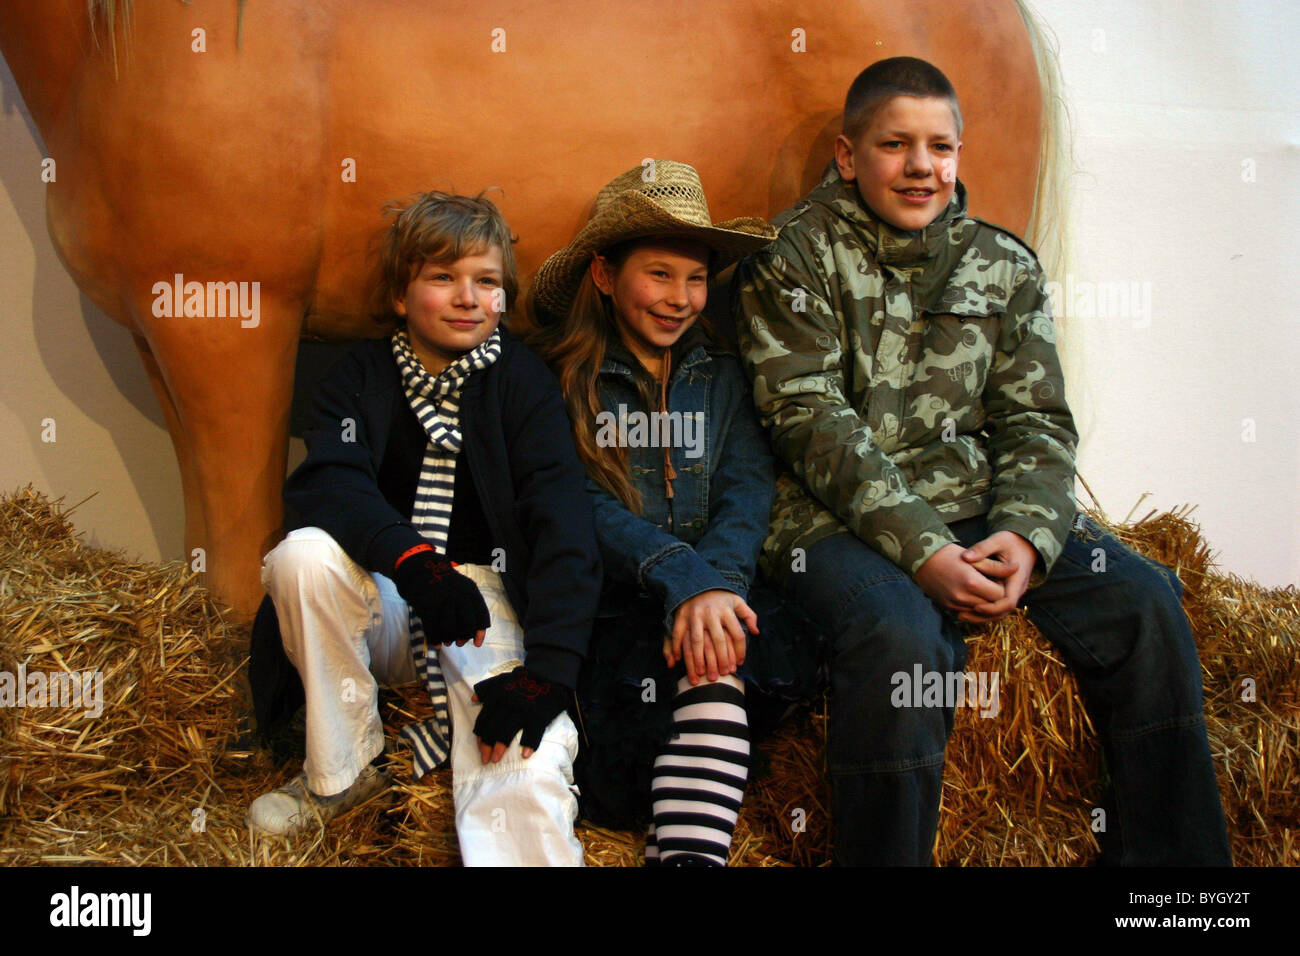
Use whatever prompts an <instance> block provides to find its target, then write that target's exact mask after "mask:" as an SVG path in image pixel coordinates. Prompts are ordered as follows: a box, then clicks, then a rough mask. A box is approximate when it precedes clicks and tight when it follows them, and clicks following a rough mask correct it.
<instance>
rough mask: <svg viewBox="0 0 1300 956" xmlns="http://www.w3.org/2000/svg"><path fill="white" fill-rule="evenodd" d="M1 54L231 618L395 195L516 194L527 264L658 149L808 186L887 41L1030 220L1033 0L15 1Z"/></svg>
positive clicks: (61, 228)
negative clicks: (911, 63)
mask: <svg viewBox="0 0 1300 956" xmlns="http://www.w3.org/2000/svg"><path fill="white" fill-rule="evenodd" d="M0 52H2V53H3V55H4V57H5V60H6V62H7V63H8V65H9V67H10V69H11V70H12V72H13V76H14V79H15V81H16V83H17V85H18V88H19V90H20V92H21V93H22V96H23V98H24V100H25V101H26V104H27V107H28V109H29V110H30V113H31V116H32V119H33V121H34V122H35V124H36V127H37V129H38V131H39V133H40V137H41V139H42V141H43V147H44V150H45V155H46V156H47V157H49V160H52V161H53V163H54V168H55V169H56V170H57V174H56V175H55V176H54V177H52V178H53V181H51V182H48V183H47V184H46V185H45V187H44V188H45V189H46V215H47V220H48V227H49V231H50V236H51V239H52V241H53V244H54V247H55V249H56V250H57V252H58V254H59V256H60V258H61V260H62V262H63V264H64V265H65V267H66V268H67V270H68V272H69V273H70V274H71V276H72V278H73V279H74V281H75V282H76V284H77V286H78V287H79V288H80V289H81V290H82V292H83V293H84V294H85V295H86V296H87V297H88V298H89V299H90V300H91V301H92V302H94V303H95V305H96V306H97V307H98V308H100V309H102V310H103V311H104V312H105V313H106V314H108V315H109V316H111V317H112V318H113V319H115V320H116V321H118V322H120V323H121V324H122V325H124V326H126V328H127V329H129V330H130V332H131V334H132V336H133V337H134V340H135V345H136V347H137V349H138V350H139V354H140V358H141V360H142V361H143V362H144V364H145V368H146V369H147V371H148V375H149V378H150V381H151V383H152V386H153V390H154V392H155V394H156V396H157V398H158V401H159V403H160V404H161V406H162V409H163V413H164V417H165V419H166V423H167V428H168V431H169V433H170V436H171V440H172V444H173V446H174V448H175V452H176V458H177V461H178V463H179V467H180V474H181V482H182V487H183V490H184V497H185V537H186V549H187V551H188V550H189V549H192V548H203V549H204V552H205V556H206V583H207V584H208V586H209V588H210V589H211V590H212V591H213V592H214V594H215V595H216V596H217V597H219V598H220V599H221V600H223V601H224V602H225V603H226V604H228V605H229V606H230V608H231V609H232V610H233V611H234V612H235V614H236V616H237V617H242V618H245V619H246V618H248V617H251V615H252V612H253V611H254V609H255V608H256V607H257V605H258V602H259V601H260V599H261V595H262V587H261V584H260V580H259V568H260V560H261V557H262V555H263V554H265V553H266V552H267V551H269V550H270V549H271V548H272V547H273V546H274V545H275V544H276V542H277V541H278V540H279V538H280V536H281V534H282V525H283V511H282V504H281V498H280V493H281V487H282V484H283V481H284V477H285V469H286V463H287V449H288V438H289V408H290V400H291V397H292V392H293V379H294V368H295V356H296V353H297V349H298V343H299V341H300V340H302V339H304V338H305V339H314V340H335V341H340V340H348V339H356V338H363V337H375V336H380V335H385V334H387V333H388V332H390V331H391V328H390V327H388V326H386V325H385V324H384V322H383V321H382V317H381V316H377V313H376V310H375V308H374V307H373V304H372V302H371V301H370V300H369V297H368V290H369V289H370V288H371V283H372V278H373V275H374V270H375V267H376V257H375V251H376V240H377V238H378V235H379V233H380V232H381V231H382V229H383V227H384V225H385V223H384V220H383V218H382V213H381V210H382V208H383V206H384V204H385V202H387V201H390V200H394V199H400V198H402V197H404V196H409V195H411V194H413V193H415V192H417V191H420V190H424V189H429V188H442V189H449V190H454V191H458V192H467V193H477V192H479V191H480V190H483V189H485V188H487V187H494V186H495V187H500V191H499V192H497V193H494V199H496V200H497V201H498V204H499V205H500V206H501V208H502V211H503V212H504V213H505V215H506V217H507V219H508V221H509V222H510V224H511V227H512V228H513V229H514V231H515V232H516V234H517V235H518V237H519V241H518V244H517V255H518V259H519V264H520V272H521V275H520V278H521V282H523V283H525V285H526V282H527V280H528V278H529V276H530V275H531V273H532V271H533V270H534V269H535V268H536V266H537V265H539V264H540V262H541V261H542V260H543V259H544V258H545V256H546V255H547V254H549V253H550V252H552V251H553V250H555V249H556V248H558V247H560V246H561V245H563V244H564V243H566V242H567V241H568V240H569V239H570V238H571V237H572V235H573V233H574V232H575V231H576V229H577V227H578V226H579V224H580V223H582V222H583V221H584V220H585V218H586V216H587V214H588V212H589V203H590V201H591V200H592V198H593V197H594V196H595V194H596V191H597V189H598V188H599V187H600V186H601V184H603V183H605V182H606V181H608V180H609V179H610V178H611V177H612V176H613V175H615V174H617V173H618V172H620V171H622V170H625V169H628V168H630V167H632V166H635V165H636V164H638V163H640V162H641V161H642V160H643V159H644V158H646V157H651V156H655V157H669V158H672V159H676V160H680V161H683V162H688V163H690V164H692V165H694V166H695V167H696V168H697V169H698V170H699V172H700V175H701V177H702V179H703V182H704V184H705V186H706V188H707V189H708V191H709V195H710V197H711V198H712V199H713V202H714V204H715V208H714V209H712V210H711V211H712V214H713V216H714V217H715V218H728V217H732V216H740V215H762V216H767V217H771V216H773V215H775V214H776V213H778V212H780V211H781V210H782V209H784V208H785V207H787V206H788V205H790V204H791V203H792V202H793V201H794V200H795V199H797V198H798V197H799V196H800V195H802V194H803V193H804V192H806V191H807V190H808V189H809V188H811V186H812V185H813V184H814V183H815V182H816V180H817V178H818V177H819V175H820V174H821V172H822V171H823V169H824V168H825V166H826V163H827V162H828V160H829V158H830V155H831V143H832V141H833V140H834V137H835V135H836V134H837V133H838V132H839V118H840V109H841V106H842V102H843V99H842V98H843V96H844V93H845V91H846V90H847V88H848V85H849V83H850V82H851V81H852V79H853V78H854V77H855V76H856V75H857V74H858V72H860V71H861V70H862V69H863V68H864V67H866V66H867V65H869V64H870V63H871V62H873V61H875V60H877V59H880V58H883V57H887V56H897V55H904V54H906V55H914V56H920V57H924V58H926V59H928V60H930V61H932V62H934V63H935V64H936V65H938V66H939V67H940V68H941V69H942V70H944V71H945V72H946V73H947V74H948V76H949V77H950V78H951V79H952V80H953V82H954V84H955V86H956V88H957V90H958V93H959V94H960V95H961V96H962V106H963V113H964V115H965V119H966V133H965V137H964V138H965V150H964V151H963V161H962V178H963V180H964V181H966V182H967V183H968V184H970V185H971V187H972V195H973V197H974V208H973V212H974V213H975V214H977V215H980V216H981V217H983V218H986V219H989V220H992V221H994V222H997V223H999V224H1000V225H1004V226H1006V227H1007V228H1009V229H1011V230H1013V231H1015V232H1019V233H1022V234H1023V233H1025V232H1026V230H1027V228H1028V227H1029V226H1030V225H1031V214H1032V213H1033V212H1034V210H1035V208H1036V205H1035V200H1036V197H1037V199H1038V200H1039V203H1038V208H1041V206H1042V196H1041V195H1039V192H1040V188H1041V184H1042V182H1043V181H1044V175H1043V173H1044V168H1045V167H1044V166H1043V164H1042V163H1041V162H1040V158H1041V156H1042V154H1043V152H1044V149H1045V146H1046V145H1047V143H1048V141H1049V139H1050V137H1049V135H1048V131H1049V127H1050V123H1049V122H1048V120H1047V117H1049V116H1050V109H1048V108H1047V106H1048V105H1049V101H1050V97H1051V88H1050V86H1045V83H1046V80H1045V79H1044V77H1046V76H1047V75H1048V73H1047V72H1044V70H1045V69H1046V68H1045V66H1044V55H1043V54H1042V47H1041V37H1040V35H1039V34H1038V33H1037V32H1036V28H1035V27H1034V24H1033V22H1032V18H1031V17H1030V16H1029V14H1028V12H1027V11H1026V10H1024V9H1023V8H1022V6H1021V5H1020V4H1018V3H1017V2H1016V0H967V2H963V3H960V4H958V3H953V2H952V0H852V2H843V3H835V4H816V5H807V4H801V3H797V2H794V0H773V2H754V0H715V2H711V3H707V4H688V3H680V2H671V0H670V2H662V3H655V4H650V3H639V2H633V3H618V4H609V3H602V2H597V0H555V2H548V3H545V4H530V5H521V4H518V3H514V2H505V0H475V2H473V3H470V2H465V0H452V2H446V3H439V4H430V3H427V2H426V0H367V2H365V3H355V2H345V0H277V2H275V3H247V2H245V0H191V2H185V0H149V2H134V3H133V2H132V0H87V2H86V3H74V2H72V0H57V2H55V0H51V2H41V3H32V2H29V0H0Z"/></svg>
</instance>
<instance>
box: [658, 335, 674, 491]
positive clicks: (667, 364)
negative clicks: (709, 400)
mask: <svg viewBox="0 0 1300 956" xmlns="http://www.w3.org/2000/svg"><path fill="white" fill-rule="evenodd" d="M672 368H673V352H672V349H664V361H663V370H662V375H661V376H660V378H659V410H660V411H661V412H663V413H664V418H663V419H662V421H668V417H667V413H668V376H669V375H671V374H672ZM663 445H664V497H666V498H672V496H673V479H674V478H676V477H677V472H676V471H675V470H674V469H673V453H672V442H664V443H663Z"/></svg>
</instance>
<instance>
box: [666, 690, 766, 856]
mask: <svg viewBox="0 0 1300 956" xmlns="http://www.w3.org/2000/svg"><path fill="white" fill-rule="evenodd" d="M673 731H674V732H675V733H676V734H677V736H676V737H674V738H673V739H672V740H670V741H669V742H668V743H667V744H665V745H664V747H663V749H662V750H661V751H660V752H659V755H658V756H657V757H656V758H655V773H654V780H653V782H652V784H651V791H650V796H651V799H652V801H653V812H654V825H653V827H652V828H651V834H650V835H649V837H648V838H647V847H646V850H647V852H646V862H647V863H651V861H652V857H651V854H652V853H653V854H654V856H655V857H657V858H658V861H659V863H660V864H662V865H664V866H673V865H678V866H680V865H682V864H711V865H714V866H726V865H727V856H728V854H729V851H730V848H731V835H732V833H733V832H734V831H735V829H736V817H737V816H738V815H739V813H740V801H741V800H742V799H743V797H744V795H745V780H746V778H747V777H748V775H749V722H748V720H747V719H746V717H745V691H744V684H743V683H742V682H741V681H740V680H739V679H737V678H736V677H732V676H729V677H722V678H719V679H718V680H717V681H715V682H713V683H709V682H701V683H700V684H698V685H696V686H694V687H692V686H691V683H690V681H689V680H687V679H686V678H685V677H683V678H682V679H681V680H680V681H678V682H677V696H676V697H674V698H673Z"/></svg>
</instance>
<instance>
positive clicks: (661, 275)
mask: <svg viewBox="0 0 1300 956" xmlns="http://www.w3.org/2000/svg"><path fill="white" fill-rule="evenodd" d="M591 275H592V279H593V281H594V282H595V283H596V288H598V289H599V290H600V291H601V292H603V293H604V294H605V295H607V296H609V297H610V299H611V300H612V301H613V304H614V313H615V318H616V320H617V322H618V331H619V336H620V337H621V338H622V340H623V343H624V344H625V345H626V346H627V347H628V350H629V351H631V353H632V354H633V355H635V356H636V357H637V359H638V360H640V362H641V364H642V365H643V366H645V368H646V369H647V370H648V371H649V372H651V374H655V375H657V374H658V373H659V369H660V366H661V365H662V362H663V353H664V350H665V349H668V348H670V347H671V346H672V345H673V343H675V342H676V341H677V340H678V339H679V338H681V336H682V334H683V333H684V332H685V331H686V330H687V329H689V328H690V327H691V325H692V323H694V322H695V320H696V319H697V318H698V317H699V315H700V313H701V312H702V311H703V310H704V303H705V301H706V299H707V297H708V277H709V250H708V247H707V246H705V245H703V244H702V243H698V242H693V241H691V240H687V239H661V240H660V239H657V240H649V241H647V242H646V243H645V244H643V245H641V246H638V247H637V249H636V250H634V251H633V252H632V253H631V254H630V255H629V256H628V257H627V259H625V260H624V262H623V264H622V266H621V267H619V268H617V269H615V268H614V267H613V266H612V265H611V264H610V263H609V261H608V260H607V259H605V258H604V257H602V256H597V257H596V258H595V259H594V260H592V264H591Z"/></svg>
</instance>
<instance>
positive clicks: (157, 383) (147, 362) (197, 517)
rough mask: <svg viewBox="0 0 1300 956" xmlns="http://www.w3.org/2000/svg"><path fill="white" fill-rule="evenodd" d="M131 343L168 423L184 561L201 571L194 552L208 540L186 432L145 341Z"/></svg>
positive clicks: (137, 338) (133, 336)
mask: <svg viewBox="0 0 1300 956" xmlns="http://www.w3.org/2000/svg"><path fill="white" fill-rule="evenodd" d="M131 339H132V341H134V342H135V347H136V351H137V352H139V353H140V361H141V362H143V363H144V370H145V372H146V373H147V374H148V376H149V384H150V386H152V387H153V393H154V397H155V398H157V399H158V405H159V406H160V407H161V408H162V412H163V419H164V420H165V421H166V422H167V434H168V435H169V436H170V437H171V440H172V449H173V450H174V451H175V452H176V463H177V465H178V466H179V467H180V471H181V492H182V494H183V495H184V499H185V561H186V562H187V563H190V564H191V566H192V567H197V568H201V567H202V564H197V565H196V564H194V560H195V559H196V558H197V557H198V556H197V555H196V554H195V553H194V549H195V548H198V547H201V546H202V545H203V542H204V540H205V539H206V538H207V529H206V527H205V526H204V523H203V507H202V505H201V504H200V500H199V483H198V476H197V475H196V474H195V471H194V461H193V459H192V457H191V455H190V446H189V441H188V440H187V438H186V435H185V429H183V428H182V427H181V423H180V413H179V412H178V411H177V410H176V403H175V402H173V401H172V396H171V392H169V391H168V390H167V382H166V381H165V380H164V378H163V373H162V369H161V368H159V366H158V360H157V358H155V357H154V354H153V350H152V349H150V348H149V342H148V340H147V339H146V338H145V337H144V336H143V335H140V334H139V333H138V332H134V331H133V332H132V333H131Z"/></svg>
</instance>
